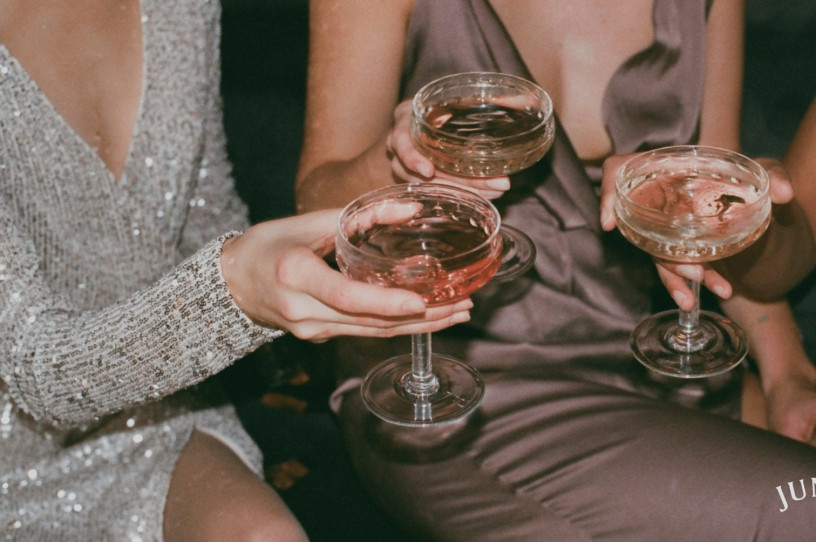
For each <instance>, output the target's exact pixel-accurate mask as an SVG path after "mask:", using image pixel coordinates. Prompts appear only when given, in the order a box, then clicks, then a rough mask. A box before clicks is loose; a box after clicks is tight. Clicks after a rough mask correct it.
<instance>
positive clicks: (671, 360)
mask: <svg viewBox="0 0 816 542" xmlns="http://www.w3.org/2000/svg"><path fill="white" fill-rule="evenodd" d="M678 318H679V311H677V310H671V311H665V312H661V313H657V314H654V315H652V316H650V317H648V318H646V319H644V320H643V321H642V322H641V323H640V324H638V326H637V327H636V328H635V330H634V331H633V332H632V336H631V338H630V341H629V342H630V346H631V347H632V352H633V353H634V355H635V358H636V359H637V360H638V361H639V362H640V363H642V364H643V365H645V366H646V367H648V368H649V369H651V370H652V371H654V372H656V373H660V374H663V375H668V376H673V377H678V378H705V377H710V376H715V375H718V374H721V373H724V372H727V371H730V370H731V369H733V368H734V367H736V366H737V365H739V364H740V363H741V362H742V360H743V359H745V356H746V354H747V353H748V342H747V341H746V339H745V334H744V333H743V331H742V330H741V329H740V328H739V327H738V326H737V325H736V324H734V323H733V322H732V321H731V320H729V319H727V318H725V317H724V316H722V315H720V314H717V313H713V312H708V311H700V316H699V325H698V326H697V327H695V328H693V329H692V330H686V329H684V328H683V327H682V326H680V324H679V323H678Z"/></svg>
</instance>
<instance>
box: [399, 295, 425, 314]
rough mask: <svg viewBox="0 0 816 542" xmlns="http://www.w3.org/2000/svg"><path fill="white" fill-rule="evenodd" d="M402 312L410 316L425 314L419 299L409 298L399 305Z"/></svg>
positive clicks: (423, 305)
mask: <svg viewBox="0 0 816 542" xmlns="http://www.w3.org/2000/svg"><path fill="white" fill-rule="evenodd" d="M401 308H402V310H404V311H405V312H406V313H410V314H419V313H421V312H425V309H426V307H425V302H424V301H422V300H421V299H416V298H411V299H408V300H406V301H404V302H403V303H402V305H401Z"/></svg>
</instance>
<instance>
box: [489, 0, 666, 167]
mask: <svg viewBox="0 0 816 542" xmlns="http://www.w3.org/2000/svg"><path fill="white" fill-rule="evenodd" d="M491 4H492V5H493V8H494V9H495V11H496V13H497V15H498V16H499V17H500V19H501V20H502V22H503V24H504V25H505V28H506V29H507V31H508V33H509V34H510V36H511V38H512V39H513V41H514V43H515V45H516V47H517V49H518V51H519V53H520V54H521V56H522V58H523V60H524V62H525V64H526V65H527V68H528V69H529V70H530V72H531V74H532V75H533V77H534V79H535V80H536V81H537V82H538V83H539V84H540V85H541V86H543V87H544V88H545V89H546V90H547V92H549V93H550V95H551V96H552V98H553V102H554V104H555V109H556V111H557V112H558V115H559V117H560V119H561V122H562V124H563V126H564V129H565V130H566V131H567V132H568V135H569V136H570V139H571V140H572V142H573V145H574V146H575V148H576V151H577V152H578V155H579V156H580V157H581V158H582V159H584V160H586V161H595V160H600V159H602V158H603V157H604V156H606V155H607V154H608V153H609V152H610V149H611V142H610V141H609V138H608V135H607V134H606V130H605V129H604V126H603V122H602V118H601V103H602V100H603V95H604V92H605V90H606V87H607V85H608V83H609V80H610V79H611V78H612V76H613V74H614V73H615V71H616V70H617V69H618V68H619V67H620V66H621V65H622V64H623V63H624V62H626V60H627V59H629V58H630V57H631V56H633V55H635V54H636V53H638V52H639V51H642V50H643V49H645V48H646V47H648V46H649V45H650V44H651V43H652V41H653V39H654V29H653V23H652V10H653V7H654V6H653V0H615V1H614V2H611V1H608V0H570V1H569V2H563V1H556V0H491Z"/></svg>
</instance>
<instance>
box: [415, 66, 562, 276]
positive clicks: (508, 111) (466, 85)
mask: <svg viewBox="0 0 816 542" xmlns="http://www.w3.org/2000/svg"><path fill="white" fill-rule="evenodd" d="M411 138H412V140H413V142H414V145H415V146H416V148H417V149H419V150H420V151H421V152H422V153H423V154H424V155H425V156H426V157H427V158H428V159H429V160H430V161H431V162H432V163H433V164H434V166H435V167H436V168H437V169H439V170H441V171H445V172H447V173H450V174H452V175H457V176H462V177H479V178H488V177H502V176H505V175H512V174H514V173H517V172H519V171H521V170H523V169H526V168H528V167H530V166H532V165H533V164H535V163H536V162H538V161H539V160H541V158H542V157H543V156H544V155H545V154H547V152H548V151H549V150H550V147H552V144H553V141H554V139H555V116H554V114H553V104H552V100H551V99H550V96H549V95H548V94H547V93H546V92H545V91H544V89H542V88H541V87H540V86H538V85H537V84H535V83H533V82H532V81H528V80H527V79H524V78H522V77H517V76H515V75H509V74H505V73H494V72H469V73H457V74H452V75H448V76H445V77H441V78H439V79H436V80H434V81H431V82H430V83H428V84H426V85H425V86H424V87H422V88H421V89H420V90H419V91H418V92H417V93H416V94H415V95H414V98H413V102H412V111H411ZM501 235H502V238H503V239H502V246H503V247H504V248H503V250H504V252H503V254H502V263H501V266H500V267H499V270H498V271H497V273H496V276H495V277H494V280H511V279H513V278H515V277H517V276H519V275H521V274H523V273H524V272H526V271H527V270H528V269H529V268H530V267H531V266H532V264H533V260H534V259H535V245H534V244H533V242H532V241H531V240H530V238H529V237H528V236H527V235H526V234H525V233H524V232H522V231H521V230H519V229H517V228H513V227H511V226H507V225H505V226H504V227H503V229H502V232H501Z"/></svg>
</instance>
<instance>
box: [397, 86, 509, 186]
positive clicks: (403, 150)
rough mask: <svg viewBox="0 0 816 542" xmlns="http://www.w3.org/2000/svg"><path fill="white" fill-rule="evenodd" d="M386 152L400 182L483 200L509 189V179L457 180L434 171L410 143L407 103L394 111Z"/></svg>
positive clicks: (449, 175) (408, 107) (457, 178)
mask: <svg viewBox="0 0 816 542" xmlns="http://www.w3.org/2000/svg"><path fill="white" fill-rule="evenodd" d="M386 149H387V150H388V153H389V155H390V156H391V168H392V171H393V173H394V176H395V177H396V178H398V179H400V180H401V181H404V182H438V183H443V184H451V185H455V186H459V187H460V188H465V189H467V190H470V191H471V192H475V193H477V194H479V195H480V196H482V197H483V198H486V199H496V198H498V197H501V196H502V194H504V193H505V192H506V191H507V190H509V189H510V178H509V177H507V176H504V177H491V178H477V177H460V176H457V175H451V174H450V173H446V172H444V171H439V170H437V169H436V168H435V167H434V165H433V163H432V162H431V161H430V160H428V158H426V157H425V156H424V155H423V154H422V153H421V152H420V151H419V149H417V148H416V147H415V146H414V143H413V141H412V140H411V100H406V101H404V102H402V103H400V104H399V105H397V108H396V109H395V110H394V127H393V128H392V129H391V131H390V132H389V134H388V139H387V140H386Z"/></svg>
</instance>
